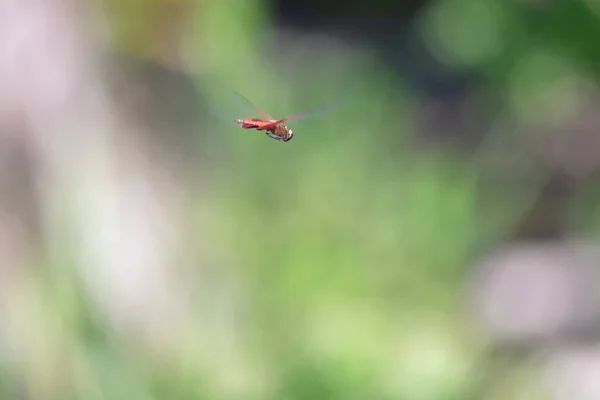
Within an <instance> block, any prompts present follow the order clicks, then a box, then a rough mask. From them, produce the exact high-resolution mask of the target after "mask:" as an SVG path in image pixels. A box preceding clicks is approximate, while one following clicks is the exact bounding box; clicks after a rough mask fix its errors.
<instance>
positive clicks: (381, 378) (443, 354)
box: [0, 0, 600, 400]
mask: <svg viewBox="0 0 600 400" xmlns="http://www.w3.org/2000/svg"><path fill="white" fill-rule="evenodd" d="M268 7H269V6H268V3H267V2H266V1H259V0H243V1H242V0H220V1H198V2H193V1H191V0H189V1H183V0H180V1H173V0H171V1H168V0H153V1H138V2H134V1H128V2H120V1H113V0H111V1H108V2H106V9H105V12H106V17H107V18H108V23H109V27H110V30H111V34H112V40H113V42H112V43H113V45H114V47H115V48H116V49H118V50H119V51H122V52H125V53H127V54H129V55H130V56H132V57H142V58H150V59H154V60H155V61H157V62H159V63H161V62H164V61H165V60H164V58H163V56H164V53H162V52H161V51H160V50H157V49H159V48H163V47H165V46H166V47H170V46H172V47H179V46H181V48H183V49H184V51H183V53H184V58H186V59H187V60H188V61H190V62H191V63H192V68H191V70H192V71H193V72H192V71H186V72H190V74H191V75H192V76H193V79H194V84H195V85H196V88H197V89H198V92H199V93H201V94H202V96H203V97H204V100H205V101H206V103H211V104H212V103H213V102H215V101H216V98H217V97H218V96H219V95H221V94H222V93H224V92H225V91H226V90H236V91H239V92H241V93H243V94H244V95H246V96H247V97H249V98H250V99H251V100H252V102H254V103H255V104H257V105H258V106H260V107H261V108H263V109H265V110H267V111H269V112H270V113H272V114H274V115H277V116H278V115H286V114H289V113H295V112H301V111H304V110H309V109H312V108H314V107H316V106H320V105H324V104H330V103H335V102H337V101H343V100H349V101H350V102H349V103H348V104H349V105H347V106H346V107H342V108H340V109H339V110H338V111H335V112H332V113H328V114H324V115H322V116H319V117H315V118H311V119H306V120H299V121H297V122H295V123H294V124H293V128H294V130H295V132H296V136H295V138H294V140H293V141H292V142H290V143H288V144H282V143H278V142H276V141H272V140H270V139H267V138H266V137H264V135H263V134H262V133H258V132H253V131H242V130H240V129H238V128H237V127H236V126H229V125H227V124H226V123H224V122H223V121H221V120H219V119H218V118H215V116H214V115H213V114H211V113H210V112H209V107H204V108H201V107H200V106H199V109H198V113H199V114H200V115H201V121H200V123H199V125H198V126H197V132H198V136H199V137H198V140H206V141H208V142H207V143H210V144H211V146H215V147H214V148H213V149H212V150H211V151H213V152H214V153H215V154H218V155H219V161H218V166H217V167H214V166H211V168H214V171H212V172H211V173H212V174H213V176H212V179H211V180H210V181H209V182H203V184H202V185H201V186H202V188H201V189H198V196H197V198H198V204H197V210H196V212H197V214H196V215H195V217H194V219H193V229H194V233H195V234H194V235H193V237H192V238H190V244H191V246H199V247H200V248H201V251H203V252H205V253H207V254H208V255H203V257H204V258H208V259H210V260H212V261H211V262H212V263H214V264H215V265H217V266H218V268H217V269H218V270H219V272H214V273H215V274H217V275H219V276H221V275H223V276H226V277H227V278H226V280H229V279H230V280H232V281H234V282H235V285H236V288H235V289H232V290H235V291H239V293H238V294H237V295H236V298H237V300H236V301H235V302H234V303H235V305H234V306H232V307H234V308H235V311H233V312H234V313H235V314H236V315H237V314H238V313H239V314H240V315H243V318H241V317H240V321H239V322H238V323H237V324H234V325H233V326H229V325H227V324H226V323H225V322H223V321H220V322H217V323H216V324H217V325H218V324H221V323H223V324H225V327H223V329H224V330H225V332H226V333H227V334H228V335H231V337H230V338H229V336H227V338H224V337H223V335H221V334H220V333H219V331H218V329H220V328H218V327H217V328H212V329H215V330H216V331H215V332H213V333H211V332H208V333H207V332H205V331H203V330H204V329H206V325H203V322H205V321H204V320H203V318H204V314H203V313H202V312H201V311H200V310H201V309H202V306H201V303H202V302H203V301H204V300H203V298H202V295H201V294H199V295H198V298H197V299H194V300H193V301H195V302H196V304H195V305H194V307H196V308H195V309H197V310H198V314H197V315H198V321H190V325H192V326H196V325H197V326H198V328H197V331H194V332H197V336H194V337H191V338H186V341H184V342H185V343H184V344H182V345H181V346H180V348H178V349H177V350H176V351H175V352H174V353H175V355H169V356H168V357H162V356H156V355H154V354H150V352H148V351H147V350H146V349H144V348H143V346H137V345H136V343H132V342H128V341H126V340H124V339H123V338H122V337H121V336H119V335H118V334H116V333H111V332H110V331H107V329H106V327H104V326H103V322H102V320H100V319H96V318H95V317H92V316H90V313H89V312H88V308H89V307H88V306H87V305H86V303H85V301H84V299H85V296H83V295H81V294H80V293H74V292H72V289H69V288H73V287H78V286H79V284H78V283H77V281H76V278H74V277H71V272H70V271H71V270H70V268H67V267H65V268H64V269H63V270H61V271H60V273H58V275H59V276H60V277H61V278H60V279H58V280H57V279H51V278H50V277H51V276H53V275H56V274H48V276H47V277H38V278H35V277H34V278H32V282H31V287H29V288H23V289H22V290H24V291H25V292H27V293H37V297H35V296H34V297H33V298H32V299H30V300H28V301H29V304H28V306H27V307H24V310H23V315H22V318H33V319H36V318H40V320H42V321H45V323H44V324H45V331H46V333H45V334H44V340H45V342H44V343H45V344H44V345H43V347H44V348H46V350H50V351H56V352H59V351H63V352H64V353H65V354H66V355H65V356H64V357H65V358H64V365H62V366H61V368H60V370H51V371H48V370H44V369H43V368H44V366H46V365H45V364H44V359H43V357H44V356H41V357H42V359H40V360H37V359H36V358H35V356H34V355H32V356H31V363H32V365H30V366H25V368H23V369H22V370H24V371H26V372H25V373H24V374H25V376H24V377H23V379H25V380H26V381H28V382H30V383H32V387H35V388H38V390H40V392H36V391H35V390H33V391H32V392H31V393H30V394H31V398H49V397H46V396H45V395H44V393H56V394H61V395H60V396H59V397H60V398H71V397H81V398H86V399H94V398H95V399H165V398H170V399H253V398H254V399H273V400H275V399H289V400H293V399H315V400H318V399H324V400H325V399H331V400H334V399H345V400H349V399H373V400H377V399H381V400H383V399H407V400H412V399H414V400H429V399H440V400H443V399H465V398H467V397H468V394H469V393H472V392H474V391H476V388H477V387H478V385H479V384H480V378H481V375H484V374H485V368H486V366H487V365H488V364H487V361H489V360H487V359H486V358H485V357H486V356H485V354H486V353H485V352H483V351H482V349H484V348H485V346H486V338H485V337H484V336H483V335H482V334H481V333H480V332H479V331H478V330H477V329H475V328H474V327H473V326H472V323H471V322H470V319H469V318H470V316H469V315H468V314H466V313H465V312H464V304H463V303H464V297H463V294H464V292H463V286H464V281H465V276H466V275H467V273H468V272H469V269H470V262H471V261H472V260H473V259H474V257H475V256H477V255H479V254H480V253H481V252H482V251H484V250H485V249H486V248H488V247H489V246H491V245H492V244H493V243H496V242H498V241H499V240H501V239H502V238H503V237H504V235H506V234H507V232H508V231H509V230H510V229H511V227H512V225H513V224H515V223H516V222H517V221H518V219H519V218H520V216H521V215H522V214H523V213H524V212H526V210H527V209H528V207H529V206H530V205H531V202H532V200H533V199H534V198H535V195H536V193H537V192H538V189H539V186H540V185H542V184H543V181H542V179H543V177H542V176H541V175H540V176H536V177H535V178H536V179H534V180H533V181H520V180H518V179H516V180H510V179H509V180H505V181H501V185H497V184H494V185H490V184H489V183H486V182H487V179H488V178H490V176H492V172H491V171H489V170H485V168H484V169H482V167H481V165H479V164H477V163H476V162H474V160H473V158H472V157H471V154H470V153H469V152H468V151H467V150H464V149H462V150H457V149H449V148H440V147H438V146H433V147H426V148H423V147H420V146H419V145H417V141H416V140H415V138H416V136H417V135H418V132H417V129H416V125H417V123H416V121H415V115H417V114H418V110H417V107H418V106H417V105H416V104H415V101H414V100H413V97H412V93H411V92H410V91H409V90H408V89H407V87H408V83H407V82H405V81H403V78H402V77H398V76H396V75H395V74H394V73H393V71H391V70H389V69H388V68H387V66H386V65H383V64H382V63H381V62H380V61H379V60H378V59H377V58H376V57H375V56H374V55H373V54H371V53H369V52H368V51H363V50H359V46H356V47H353V46H352V45H349V44H342V43H336V42H335V41H331V42H326V40H325V37H323V38H310V37H306V38H303V37H302V36H301V35H299V34H297V33H295V34H290V33H286V34H285V35H284V34H283V33H281V32H280V34H278V33H277V32H276V31H273V30H272V27H273V26H274V25H275V23H274V21H273V20H272V16H271V14H270V12H269V9H268ZM174 9H177V10H178V11H177V12H170V11H168V10H174ZM599 16H600V13H599V11H598V8H597V6H596V5H595V3H593V2H583V1H572V2H563V3H560V4H555V3H551V2H543V1H542V2H533V1H532V2H526V1H522V2H516V1H515V2H498V1H496V0H449V1H433V2H431V4H429V5H428V6H427V7H426V8H425V9H424V10H423V12H422V13H421V15H420V17H419V19H418V21H417V22H416V24H415V29H416V30H417V32H419V34H420V35H421V38H422V40H423V43H424V44H425V46H426V47H427V48H428V50H429V51H430V53H431V54H432V56H433V57H434V58H435V59H436V60H437V61H438V62H440V63H441V64H444V65H445V66H446V67H448V68H449V70H455V71H469V72H474V73H475V74H476V75H478V76H479V77H483V80H484V81H485V85H486V86H485V87H486V88H487V90H489V91H490V92H491V93H495V94H496V95H497V96H498V97H499V98H500V100H501V101H500V102H501V103H502V104H503V107H502V110H501V111H500V112H501V113H506V117H507V120H510V121H512V119H513V118H514V119H515V120H518V121H519V122H525V123H527V124H531V125H536V124H538V123H539V122H540V120H542V119H544V118H546V117H548V116H549V115H550V116H552V117H553V118H560V113H569V107H576V105H577V104H576V103H577V99H578V90H579V86H578V82H579V81H577V80H574V79H572V78H573V77H574V76H575V77H581V76H583V74H586V73H588V74H590V75H586V76H589V77H590V78H591V79H593V78H595V76H594V73H596V72H597V68H598V66H597V63H598V60H599V58H598V54H597V53H598V46H597V41H598V39H599V37H600V32H597V30H598V26H600V25H598V18H599ZM170 18H171V19H173V20H170ZM190 18H191V22H189V23H188V22H187V21H188V19H190ZM574 21H577V22H574ZM182 24H184V26H185V29H181V31H180V32H181V33H184V35H183V36H180V35H178V34H175V33H172V32H174V30H173V29H171V28H169V27H173V26H180V25H182ZM165 26H166V27H165ZM163 27H164V29H163ZM165 32H171V33H165ZM320 41H323V42H324V43H325V44H323V45H321V44H319V42H320ZM158 42H160V43H161V44H157V43H158ZM165 43H167V44H165ZM586 71H587V72H586ZM557 113H558V114H557ZM557 115H558V116H557ZM504 129H505V128H504V126H500V128H498V127H494V129H492V130H491V134H493V135H499V136H500V138H502V137H504V136H503V135H509V134H510V132H503V130H504ZM513 139H514V140H515V142H514V143H515V145H516V146H521V145H523V142H522V141H521V140H522V138H519V137H518V135H517V137H516V139H515V138H513ZM486 140H488V139H487V138H486V139H484V143H486ZM511 140H512V139H511ZM525 141H526V140H525ZM202 162H203V160H201V159H200V160H198V168H200V169H202V168H204V167H205V165H203V164H202ZM491 186H493V187H491ZM599 194H600V193H599V192H598V190H596V189H594V190H587V191H586V192H585V193H583V194H582V197H581V200H580V199H579V198H578V201H581V202H580V203H578V204H581V207H587V208H589V209H592V210H594V211H593V216H596V215H597V214H598V211H597V204H598V203H597V199H598V195H599ZM581 207H576V211H577V210H579V211H581V210H582V209H581ZM583 214H586V213H585V212H583ZM573 215H574V216H573V220H574V221H578V218H577V212H574V213H573ZM580 219H585V221H583V222H582V224H592V225H595V226H598V222H597V221H598V218H594V222H589V220H588V219H587V218H584V217H580ZM590 229H593V227H592V228H590ZM193 251H195V250H193ZM199 251H200V250H199ZM197 267H198V269H206V268H208V267H206V266H202V265H198V266H197ZM209 269H210V268H209ZM198 274H200V272H198ZM192 275H193V274H192ZM198 279H199V278H198ZM191 284H192V286H193V285H194V283H193V280H192V283H191ZM238 286H239V287H238ZM223 318H227V317H223ZM49 327H51V328H52V329H50V328H49ZM29 334H35V332H29ZM225 336H226V335H225ZM52 349H55V350H52ZM59 349H60V350H59ZM39 350H40V354H43V350H42V349H39ZM29 351H30V352H31V353H32V354H34V353H36V349H29ZM48 357H49V356H48ZM57 358H58V357H57V356H55V359H57ZM481 365H484V367H483V368H479V367H480V366H481ZM46 367H47V366H46ZM40 368H41V369H40ZM0 371H2V374H0V391H1V396H2V398H18V396H17V395H15V394H14V393H15V390H18V388H17V389H15V388H13V387H12V384H11V382H19V381H20V379H16V378H15V377H14V376H11V374H12V372H7V371H13V369H12V368H8V367H5V366H4V365H3V366H0ZM515 375H518V373H516V374H515ZM515 382H517V383H515ZM490 385H491V386H492V387H491V388H488V389H489V390H490V391H492V392H496V393H504V395H499V396H498V397H495V398H506V399H508V398H510V399H518V398H527V399H534V398H539V397H536V396H539V393H538V392H537V390H533V389H532V388H531V386H528V385H523V384H522V382H520V380H519V377H517V378H514V379H512V378H511V379H507V380H505V381H500V382H492V383H491V384H490ZM496 386H497V387H496ZM66 387H68V388H69V389H66ZM532 391H533V392H534V393H532ZM521 392H522V393H521ZM54 398H57V397H54Z"/></svg>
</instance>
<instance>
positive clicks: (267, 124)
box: [235, 93, 322, 142]
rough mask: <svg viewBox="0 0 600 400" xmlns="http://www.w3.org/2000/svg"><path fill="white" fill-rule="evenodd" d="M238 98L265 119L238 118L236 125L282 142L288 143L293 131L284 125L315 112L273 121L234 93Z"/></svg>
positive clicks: (273, 119)
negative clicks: (263, 132)
mask: <svg viewBox="0 0 600 400" xmlns="http://www.w3.org/2000/svg"><path fill="white" fill-rule="evenodd" d="M236 94H237V95H238V96H239V97H241V98H242V99H243V100H245V101H246V103H248V104H249V105H250V106H251V107H252V108H253V109H254V110H255V111H256V112H257V113H258V114H260V115H262V116H263V117H264V118H266V119H262V118H238V119H236V120H235V122H236V123H237V124H239V125H240V126H241V127H242V128H243V129H256V130H257V131H265V133H266V134H267V136H268V137H270V138H272V139H275V140H280V141H282V142H289V141H290V140H292V138H293V137H294V131H292V130H291V129H290V128H289V127H288V126H287V125H286V123H287V122H288V121H291V120H294V119H298V118H304V117H306V116H309V115H312V114H314V113H316V112H320V111H313V112H308V113H301V114H293V115H288V116H287V117H284V118H281V119H275V118H273V117H272V116H270V115H269V114H267V113H266V112H264V111H263V110H261V109H260V108H258V107H256V106H255V105H254V104H252V103H251V102H250V101H249V100H248V99H246V98H245V97H244V96H242V95H241V94H239V93H236ZM321 111H322V110H321Z"/></svg>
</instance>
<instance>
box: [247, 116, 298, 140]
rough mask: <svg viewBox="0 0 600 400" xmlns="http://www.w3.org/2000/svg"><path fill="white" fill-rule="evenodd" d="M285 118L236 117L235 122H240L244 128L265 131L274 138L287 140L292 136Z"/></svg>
mask: <svg viewBox="0 0 600 400" xmlns="http://www.w3.org/2000/svg"><path fill="white" fill-rule="evenodd" d="M285 121H286V120H285V118H284V119H280V120H276V119H273V118H272V117H271V118H269V119H268V120H264V119H259V118H250V119H236V120H235V122H237V123H238V124H240V125H241V126H242V128H244V129H256V130H257V131H266V134H267V136H269V137H270V138H273V139H275V140H281V141H283V142H289V141H290V140H292V138H293V137H294V131H292V130H291V129H290V128H289V127H288V126H287V125H286V124H285Z"/></svg>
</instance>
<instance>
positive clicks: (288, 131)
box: [283, 126, 294, 142]
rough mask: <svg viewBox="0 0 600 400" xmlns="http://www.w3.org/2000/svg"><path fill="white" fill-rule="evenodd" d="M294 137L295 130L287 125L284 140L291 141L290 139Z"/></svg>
mask: <svg viewBox="0 0 600 400" xmlns="http://www.w3.org/2000/svg"><path fill="white" fill-rule="evenodd" d="M293 137H294V131H293V130H291V129H290V128H288V127H287V126H286V127H285V137H284V138H283V141H284V142H289V141H290V140H292V138H293Z"/></svg>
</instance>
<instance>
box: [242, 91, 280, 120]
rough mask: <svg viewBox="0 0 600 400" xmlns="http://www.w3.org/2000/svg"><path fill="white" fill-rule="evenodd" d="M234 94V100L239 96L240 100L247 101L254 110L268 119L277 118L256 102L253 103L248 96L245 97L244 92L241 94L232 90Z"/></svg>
mask: <svg viewBox="0 0 600 400" xmlns="http://www.w3.org/2000/svg"><path fill="white" fill-rule="evenodd" d="M232 96H233V97H234V100H235V98H236V97H237V99H238V100H241V101H243V102H244V103H246V104H247V105H248V106H250V107H251V108H252V109H253V110H254V111H256V112H257V113H258V114H260V115H262V116H263V117H265V118H268V119H275V118H273V117H272V116H271V115H269V114H268V113H266V112H265V111H263V110H261V109H260V108H258V107H257V106H255V105H254V104H252V102H251V101H250V100H248V99H247V98H246V97H244V96H243V95H242V94H240V93H238V92H232Z"/></svg>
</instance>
